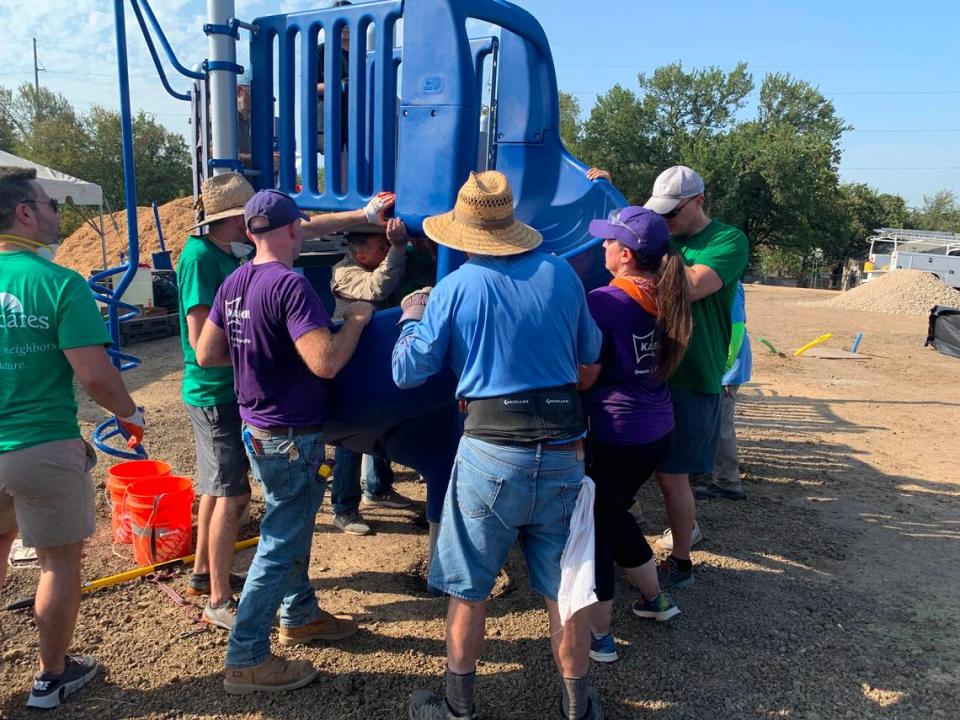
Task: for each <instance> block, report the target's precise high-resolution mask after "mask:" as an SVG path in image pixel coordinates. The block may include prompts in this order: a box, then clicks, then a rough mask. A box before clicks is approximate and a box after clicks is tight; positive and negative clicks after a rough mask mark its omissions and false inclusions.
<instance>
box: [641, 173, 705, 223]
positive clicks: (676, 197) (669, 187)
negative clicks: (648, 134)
mask: <svg viewBox="0 0 960 720" xmlns="http://www.w3.org/2000/svg"><path fill="white" fill-rule="evenodd" d="M702 194H703V178H702V177H700V175H699V174H697V172H696V170H691V169H690V168H688V167H687V166H686V165H674V166H673V167H672V168H667V169H666V170H664V171H663V172H662V173H660V174H659V175H658V176H657V179H656V180H655V181H654V183H653V194H652V195H651V196H650V199H649V200H647V202H646V204H645V205H644V207H645V208H647V209H649V210H653V211H654V212H655V213H657V214H658V215H664V214H666V213H668V212H670V211H671V210H673V209H674V208H675V207H676V206H677V205H679V204H680V201H681V200H685V199H686V198H692V197H696V196H697V195H702Z"/></svg>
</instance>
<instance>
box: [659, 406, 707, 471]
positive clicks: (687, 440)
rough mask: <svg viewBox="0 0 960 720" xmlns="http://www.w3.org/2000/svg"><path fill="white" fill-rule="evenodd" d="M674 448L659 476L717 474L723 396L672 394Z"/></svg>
mask: <svg viewBox="0 0 960 720" xmlns="http://www.w3.org/2000/svg"><path fill="white" fill-rule="evenodd" d="M670 399H671V401H672V402H673V421H674V424H675V427H674V431H673V445H672V446H671V448H670V455H668V456H667V459H666V460H664V461H663V462H662V463H660V467H658V468H657V470H658V471H659V472H663V473H669V474H672V475H689V474H691V473H694V474H696V473H708V472H712V471H713V460H714V458H715V457H716V456H717V443H719V442H720V393H716V394H712V393H698V392H694V391H692V390H682V389H678V390H671V391H670Z"/></svg>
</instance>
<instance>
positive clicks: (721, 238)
mask: <svg viewBox="0 0 960 720" xmlns="http://www.w3.org/2000/svg"><path fill="white" fill-rule="evenodd" d="M671 242H672V243H673V247H674V249H675V250H676V251H677V252H678V253H680V255H681V256H682V257H683V261H684V262H685V263H686V264H687V266H688V267H690V266H693V265H706V266H707V267H709V268H710V269H711V270H713V271H714V272H715V273H716V274H717V275H719V276H720V279H721V280H722V281H723V288H722V289H720V290H718V291H717V292H715V293H713V294H712V295H708V296H707V297H705V298H703V299H701V300H697V301H696V302H694V303H692V304H691V305H690V312H691V314H692V315H693V334H692V336H691V337H690V345H689V346H688V347H687V351H686V353H684V356H683V360H681V361H680V364H679V365H678V366H677V368H676V370H674V371H673V375H671V376H670V380H669V385H670V388H671V389H684V390H692V391H694V392H698V393H712V394H716V393H719V392H720V391H721V390H722V384H721V379H722V378H723V372H724V367H725V366H726V362H727V351H728V350H729V348H730V326H731V320H730V313H731V310H732V309H733V300H734V297H735V296H736V294H737V281H738V280H739V279H740V278H741V276H742V275H743V273H744V271H745V270H746V269H747V262H748V261H749V259H750V245H749V243H748V242H747V236H746V235H744V234H743V232H742V231H740V230H738V229H737V228H735V227H733V226H732V225H727V224H726V223H722V222H720V221H719V220H711V221H710V224H709V225H707V226H706V227H705V228H704V229H703V230H701V231H700V232H698V233H697V234H696V235H692V236H691V237H688V238H678V237H674V238H671Z"/></svg>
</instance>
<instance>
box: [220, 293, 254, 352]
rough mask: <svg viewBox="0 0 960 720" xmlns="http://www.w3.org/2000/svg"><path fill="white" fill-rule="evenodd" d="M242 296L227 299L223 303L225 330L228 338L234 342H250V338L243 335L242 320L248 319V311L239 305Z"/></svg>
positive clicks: (247, 343)
mask: <svg viewBox="0 0 960 720" xmlns="http://www.w3.org/2000/svg"><path fill="white" fill-rule="evenodd" d="M242 299H243V298H238V297H237V298H234V299H233V300H227V301H226V302H225V303H224V304H223V305H224V313H223V314H224V316H225V317H226V318H227V330H228V331H229V333H230V339H231V340H232V341H233V342H235V343H242V344H244V345H249V344H250V339H249V338H245V337H243V321H244V320H249V319H250V311H249V310H244V309H243V308H241V307H240V301H241V300H242Z"/></svg>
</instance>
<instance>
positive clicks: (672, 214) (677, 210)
mask: <svg viewBox="0 0 960 720" xmlns="http://www.w3.org/2000/svg"><path fill="white" fill-rule="evenodd" d="M694 200H696V195H694V196H693V197H692V198H690V199H689V200H687V201H686V202H685V203H681V204H680V205H677V206H676V207H675V208H674V209H673V210H671V211H670V212H666V213H663V214H662V215H661V216H660V217H662V218H663V219H664V220H670V219H672V218H675V217H676V216H677V215H679V214H680V211H681V210H683V209H684V208H685V207H686V206H687V205H689V204H690V203H692V202H693V201H694Z"/></svg>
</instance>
